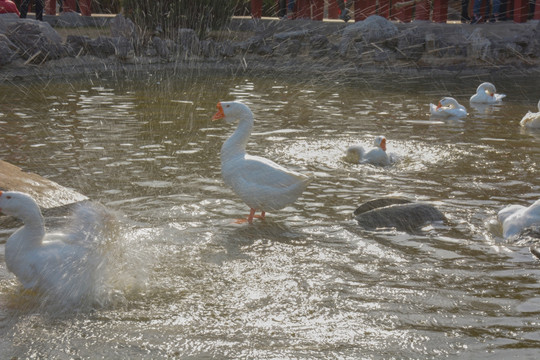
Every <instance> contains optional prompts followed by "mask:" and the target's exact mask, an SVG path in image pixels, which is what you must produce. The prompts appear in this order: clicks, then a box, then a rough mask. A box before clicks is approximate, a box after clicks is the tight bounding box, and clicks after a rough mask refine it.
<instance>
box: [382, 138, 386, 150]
mask: <svg viewBox="0 0 540 360" xmlns="http://www.w3.org/2000/svg"><path fill="white" fill-rule="evenodd" d="M381 149H383V150H384V151H386V139H382V140H381Z"/></svg>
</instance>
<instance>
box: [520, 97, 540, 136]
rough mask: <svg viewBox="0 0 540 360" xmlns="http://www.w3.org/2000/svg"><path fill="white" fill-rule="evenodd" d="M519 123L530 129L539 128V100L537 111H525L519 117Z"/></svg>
mask: <svg viewBox="0 0 540 360" xmlns="http://www.w3.org/2000/svg"><path fill="white" fill-rule="evenodd" d="M520 125H521V126H523V127H527V128H531V129H540V100H539V101H538V112H536V113H533V112H532V111H529V112H527V114H525V116H524V117H523V119H521V122H520Z"/></svg>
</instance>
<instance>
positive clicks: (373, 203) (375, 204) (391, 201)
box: [354, 198, 412, 215]
mask: <svg viewBox="0 0 540 360" xmlns="http://www.w3.org/2000/svg"><path fill="white" fill-rule="evenodd" d="M410 203H412V201H410V200H407V199H401V198H380V199H375V200H369V201H366V202H365V203H363V204H362V205H360V206H359V207H358V208H357V209H356V210H354V215H358V214H361V213H364V212H366V211H369V210H373V209H376V208H381V207H385V206H389V205H396V204H410Z"/></svg>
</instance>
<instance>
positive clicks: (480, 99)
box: [469, 82, 506, 104]
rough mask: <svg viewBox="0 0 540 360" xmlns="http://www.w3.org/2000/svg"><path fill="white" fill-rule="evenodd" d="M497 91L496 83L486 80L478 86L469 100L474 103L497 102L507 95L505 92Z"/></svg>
mask: <svg viewBox="0 0 540 360" xmlns="http://www.w3.org/2000/svg"><path fill="white" fill-rule="evenodd" d="M496 92H497V90H496V89H495V85H493V84H492V83H489V82H485V83H482V84H480V85H479V86H478V88H477V89H476V94H474V95H473V96H471V99H470V100H469V101H470V102H472V103H481V104H495V103H498V102H499V101H501V100H502V99H503V98H504V97H506V95H505V94H497V93H496Z"/></svg>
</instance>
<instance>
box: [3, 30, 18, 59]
mask: <svg viewBox="0 0 540 360" xmlns="http://www.w3.org/2000/svg"><path fill="white" fill-rule="evenodd" d="M16 57H17V47H16V46H15V44H13V43H12V42H11V41H9V39H8V37H7V36H6V35H4V34H0V66H2V65H6V64H9V63H10V62H11V61H12V60H13V59H14V58H16Z"/></svg>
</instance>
